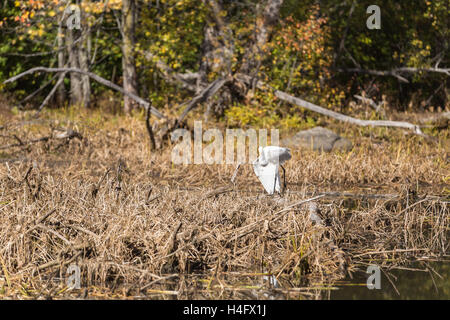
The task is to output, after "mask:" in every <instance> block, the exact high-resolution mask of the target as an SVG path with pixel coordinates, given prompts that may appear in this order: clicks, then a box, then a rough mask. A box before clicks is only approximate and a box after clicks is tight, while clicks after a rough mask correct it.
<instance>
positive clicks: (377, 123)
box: [235, 74, 427, 137]
mask: <svg viewBox="0 0 450 320" xmlns="http://www.w3.org/2000/svg"><path fill="white" fill-rule="evenodd" d="M235 77H236V78H238V79H239V80H241V81H243V82H245V83H247V84H251V78H250V77H249V76H247V75H244V74H237V75H236V76H235ZM256 87H257V88H258V89H260V90H268V89H271V90H273V91H274V94H275V96H276V97H277V98H279V99H281V100H283V101H286V102H289V103H292V104H295V105H298V106H300V107H302V108H305V109H308V110H310V111H313V112H317V113H320V114H323V115H325V116H328V117H331V118H333V119H336V120H339V121H343V122H348V123H351V124H356V125H359V126H363V127H367V126H372V127H396V128H405V129H410V130H412V131H413V132H414V133H415V134H417V135H420V136H423V137H427V136H426V135H425V134H424V133H423V132H422V131H421V130H420V127H419V126H418V125H415V124H412V123H409V122H404V121H391V120H362V119H357V118H353V117H350V116H347V115H344V114H341V113H338V112H335V111H332V110H329V109H325V108H323V107H320V106H318V105H315V104H313V103H311V102H308V101H306V100H303V99H300V98H297V97H294V96H292V95H290V94H287V93H286V92H283V91H280V90H276V89H274V88H271V87H270V86H268V85H267V84H265V83H263V82H261V81H258V82H257V83H256Z"/></svg>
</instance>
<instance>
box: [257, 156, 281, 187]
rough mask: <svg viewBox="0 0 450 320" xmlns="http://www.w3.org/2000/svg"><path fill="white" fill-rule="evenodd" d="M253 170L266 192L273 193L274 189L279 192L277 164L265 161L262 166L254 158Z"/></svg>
mask: <svg viewBox="0 0 450 320" xmlns="http://www.w3.org/2000/svg"><path fill="white" fill-rule="evenodd" d="M253 170H254V171H255V174H256V175H257V176H258V179H259V181H261V183H262V185H263V186H264V189H266V191H267V193H268V194H273V193H274V191H277V192H280V190H281V187H280V173H279V170H278V165H277V164H273V163H267V164H266V165H265V166H263V165H261V163H260V162H259V161H258V160H256V161H255V162H254V163H253Z"/></svg>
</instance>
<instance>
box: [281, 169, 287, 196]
mask: <svg viewBox="0 0 450 320" xmlns="http://www.w3.org/2000/svg"><path fill="white" fill-rule="evenodd" d="M280 167H281V169H283V192H284V190H286V170H285V169H284V167H283V166H281V165H280Z"/></svg>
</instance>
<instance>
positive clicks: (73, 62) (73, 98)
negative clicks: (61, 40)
mask: <svg viewBox="0 0 450 320" xmlns="http://www.w3.org/2000/svg"><path fill="white" fill-rule="evenodd" d="M76 33H78V32H77V31H75V29H69V28H67V45H68V57H69V66H70V67H71V68H76V69H79V68H80V65H79V60H78V56H79V54H78V45H77V43H74V42H75V34H76ZM81 88H82V87H81V75H80V74H79V73H75V72H72V73H70V104H71V105H79V104H81V103H82V100H83V94H82V89H81Z"/></svg>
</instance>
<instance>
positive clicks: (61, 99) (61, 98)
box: [56, 19, 66, 107]
mask: <svg viewBox="0 0 450 320" xmlns="http://www.w3.org/2000/svg"><path fill="white" fill-rule="evenodd" d="M62 32H63V31H62V19H61V21H60V23H59V25H58V50H59V51H58V68H64V64H65V61H64V50H62V47H63V46H64V38H63V33H62ZM61 79H64V74H60V76H59V80H61ZM62 81H63V80H61V84H60V85H59V86H58V89H57V90H58V91H57V92H56V103H57V104H58V106H59V107H61V106H63V105H64V103H65V101H66V90H65V88H64V82H62Z"/></svg>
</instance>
